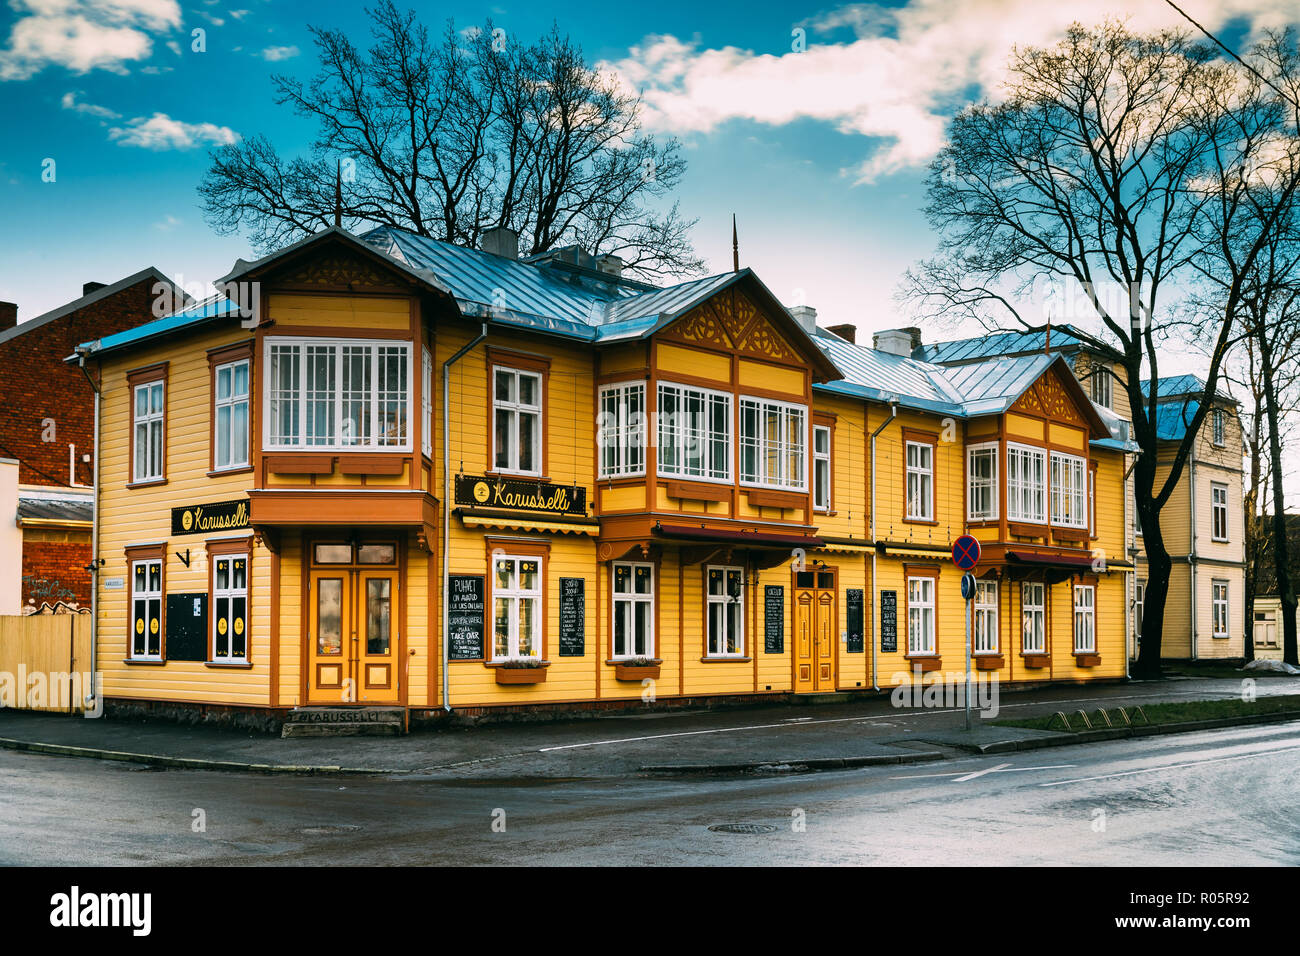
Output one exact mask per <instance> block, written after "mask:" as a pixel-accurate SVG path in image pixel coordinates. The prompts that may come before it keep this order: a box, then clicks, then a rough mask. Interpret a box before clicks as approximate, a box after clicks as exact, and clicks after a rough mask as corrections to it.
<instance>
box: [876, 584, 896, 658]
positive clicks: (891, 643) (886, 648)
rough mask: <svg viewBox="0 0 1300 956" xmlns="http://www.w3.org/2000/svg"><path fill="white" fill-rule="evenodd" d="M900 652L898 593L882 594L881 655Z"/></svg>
mask: <svg viewBox="0 0 1300 956" xmlns="http://www.w3.org/2000/svg"><path fill="white" fill-rule="evenodd" d="M897 650H898V592H897V591H881V592H880V653H882V654H893V653H894V652H895V651H897Z"/></svg>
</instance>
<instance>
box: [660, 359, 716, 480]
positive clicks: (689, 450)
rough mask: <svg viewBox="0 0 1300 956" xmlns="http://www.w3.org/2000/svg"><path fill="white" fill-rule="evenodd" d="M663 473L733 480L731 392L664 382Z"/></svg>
mask: <svg viewBox="0 0 1300 956" xmlns="http://www.w3.org/2000/svg"><path fill="white" fill-rule="evenodd" d="M658 401H659V406H658V409H657V410H656V411H657V416H658V420H659V436H658V443H659V474H660V475H661V476H663V477H669V478H691V479H695V480H699V481H730V480H731V396H730V395H728V394H727V393H726V392H715V391H713V390H712V389H707V388H694V387H691V386H688V385H671V384H668V383H663V382H661V383H660V384H659V391H658Z"/></svg>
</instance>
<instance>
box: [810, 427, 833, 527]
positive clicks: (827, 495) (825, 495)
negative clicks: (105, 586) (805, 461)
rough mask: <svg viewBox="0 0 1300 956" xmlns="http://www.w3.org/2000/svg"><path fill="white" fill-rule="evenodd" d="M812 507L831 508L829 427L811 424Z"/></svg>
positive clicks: (817, 508)
mask: <svg viewBox="0 0 1300 956" xmlns="http://www.w3.org/2000/svg"><path fill="white" fill-rule="evenodd" d="M813 508H815V509H816V510H818V511H830V510H831V429H830V426H829V425H814V426H813Z"/></svg>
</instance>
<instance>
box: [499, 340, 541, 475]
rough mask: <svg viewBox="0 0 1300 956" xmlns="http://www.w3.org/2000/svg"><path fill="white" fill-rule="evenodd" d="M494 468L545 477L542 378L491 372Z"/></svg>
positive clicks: (518, 371) (537, 374) (514, 371)
mask: <svg viewBox="0 0 1300 956" xmlns="http://www.w3.org/2000/svg"><path fill="white" fill-rule="evenodd" d="M492 383H493V384H492V467H493V468H494V469H495V470H496V471H508V472H511V473H512V474H517V475H540V474H541V473H542V374H541V373H540V372H531V371H524V370H522V369H515V368H503V367H501V366H493V368H492Z"/></svg>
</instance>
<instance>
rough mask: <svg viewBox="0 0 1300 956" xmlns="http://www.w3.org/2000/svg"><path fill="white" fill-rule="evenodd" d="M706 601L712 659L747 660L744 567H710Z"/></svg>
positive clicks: (706, 571) (707, 569) (710, 655)
mask: <svg viewBox="0 0 1300 956" xmlns="http://www.w3.org/2000/svg"><path fill="white" fill-rule="evenodd" d="M705 582H706V584H707V587H706V593H705V599H706V602H707V608H706V610H707V612H708V628H709V634H708V638H709V642H708V656H709V657H743V656H744V653H745V632H744V626H745V572H744V571H743V570H742V569H740V568H724V567H712V566H710V567H708V568H706V569H705Z"/></svg>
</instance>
